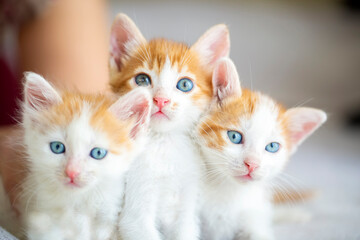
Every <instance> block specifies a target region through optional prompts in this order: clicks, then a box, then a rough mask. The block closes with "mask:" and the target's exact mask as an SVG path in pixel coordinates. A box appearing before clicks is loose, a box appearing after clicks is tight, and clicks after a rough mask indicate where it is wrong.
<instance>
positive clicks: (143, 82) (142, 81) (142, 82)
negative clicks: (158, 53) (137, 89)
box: [135, 73, 151, 87]
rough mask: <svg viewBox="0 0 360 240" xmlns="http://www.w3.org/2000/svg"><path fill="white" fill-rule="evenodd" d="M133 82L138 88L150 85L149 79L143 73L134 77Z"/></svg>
mask: <svg viewBox="0 0 360 240" xmlns="http://www.w3.org/2000/svg"><path fill="white" fill-rule="evenodd" d="M135 82H136V84H137V85H138V86H141V87H146V86H149V85H151V79H150V77H149V76H148V75H146V74H144V73H141V74H139V75H136V77H135Z"/></svg>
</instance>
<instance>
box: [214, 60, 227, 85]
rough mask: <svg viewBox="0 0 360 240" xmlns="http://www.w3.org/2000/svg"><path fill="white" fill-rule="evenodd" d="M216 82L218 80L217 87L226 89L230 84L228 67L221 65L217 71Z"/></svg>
mask: <svg viewBox="0 0 360 240" xmlns="http://www.w3.org/2000/svg"><path fill="white" fill-rule="evenodd" d="M214 80H216V85H215V87H217V88H225V87H226V86H227V85H228V84H229V79H228V74H227V72H226V65H225V64H223V63H221V64H220V65H219V66H218V68H217V69H216V72H215V76H214Z"/></svg>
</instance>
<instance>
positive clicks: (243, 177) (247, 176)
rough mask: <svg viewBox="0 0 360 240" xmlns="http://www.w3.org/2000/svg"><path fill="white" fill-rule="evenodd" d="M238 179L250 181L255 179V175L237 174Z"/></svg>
mask: <svg viewBox="0 0 360 240" xmlns="http://www.w3.org/2000/svg"><path fill="white" fill-rule="evenodd" d="M235 178H236V179H239V180H243V181H244V180H245V181H250V180H253V177H252V176H251V175H250V173H248V174H246V175H237V176H235Z"/></svg>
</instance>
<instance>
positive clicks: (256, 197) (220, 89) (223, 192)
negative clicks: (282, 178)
mask: <svg viewBox="0 0 360 240" xmlns="http://www.w3.org/2000/svg"><path fill="white" fill-rule="evenodd" d="M213 84H214V101H213V104H212V106H211V108H210V110H209V113H207V114H206V115H205V116H204V117H203V118H202V119H201V120H200V121H199V124H198V125H197V127H196V130H195V139H196V140H197V142H198V144H199V146H200V149H201V154H202V158H203V160H204V163H205V165H206V173H205V176H204V179H205V180H204V182H203V188H202V189H203V191H202V194H201V196H202V198H201V208H202V209H201V221H202V237H201V239H204V240H233V239H236V240H240V239H251V240H270V239H274V236H273V232H272V228H271V220H272V206H271V201H270V196H269V193H270V192H269V189H270V185H269V184H268V183H269V181H270V180H271V179H272V178H273V177H275V176H276V175H277V174H278V173H279V172H280V171H281V170H282V169H283V167H284V165H285V164H286V162H287V161H288V159H289V157H290V155H291V154H292V153H294V152H295V150H296V148H297V147H298V146H299V144H300V143H301V142H302V141H303V140H304V139H305V138H307V137H308V136H309V135H310V134H311V133H313V132H314V131H315V130H316V129H317V128H318V127H319V126H320V125H321V124H322V123H324V122H325V120H326V114H325V113H324V112H323V111H321V110H317V109H313V108H304V107H298V108H291V109H288V110H286V109H284V108H283V107H282V106H281V105H279V104H278V103H276V102H275V101H274V100H272V99H271V98H269V97H268V96H266V95H264V94H261V93H259V92H252V91H249V90H246V89H243V90H241V88H240V82H239V78H238V74H237V72H236V68H235V66H234V64H233V63H232V62H231V60H230V59H227V58H224V59H222V60H220V61H219V62H218V64H217V66H216V67H215V70H214V73H213Z"/></svg>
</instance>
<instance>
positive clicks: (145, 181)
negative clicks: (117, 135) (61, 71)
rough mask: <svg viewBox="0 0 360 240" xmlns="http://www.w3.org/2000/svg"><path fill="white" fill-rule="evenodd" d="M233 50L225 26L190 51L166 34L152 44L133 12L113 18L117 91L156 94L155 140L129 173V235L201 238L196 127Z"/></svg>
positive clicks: (125, 232)
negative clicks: (217, 67) (220, 65)
mask: <svg viewBox="0 0 360 240" xmlns="http://www.w3.org/2000/svg"><path fill="white" fill-rule="evenodd" d="M228 49H229V39H228V32H227V28H226V27H225V26H224V25H218V26H215V27H213V28H212V29H210V30H209V31H208V32H206V33H205V34H204V35H203V36H202V37H201V38H200V39H199V40H198V42H197V43H196V44H195V45H193V46H192V47H191V48H189V47H187V46H186V45H184V44H181V43H176V42H172V41H169V40H164V39H155V40H152V41H150V42H147V41H146V40H145V39H144V38H143V36H142V35H141V33H140V31H139V30H138V29H137V27H136V26H135V24H134V23H133V22H132V21H131V20H130V19H129V18H128V17H127V16H125V15H123V14H119V15H118V17H117V19H116V20H115V22H114V24H113V29H112V59H111V60H112V66H113V71H112V81H111V85H112V88H113V90H114V91H115V92H116V93H119V94H123V93H126V92H127V91H129V90H131V89H133V88H138V87H141V88H144V89H146V90H147V91H149V92H150V94H151V95H152V97H153V107H152V112H151V120H150V133H149V135H150V138H151V141H150V142H149V143H148V145H147V147H146V151H144V152H143V153H142V154H141V155H140V156H139V157H138V158H137V159H136V160H135V161H134V162H133V164H132V165H131V167H130V170H129V172H128V174H127V180H126V190H125V204H124V210H123V212H122V215H121V219H120V223H119V226H120V233H121V237H122V238H123V239H125V240H127V239H143V240H146V239H149V240H150V239H151V240H157V239H184V240H185V239H186V240H190V239H198V236H199V223H198V215H197V212H196V209H197V200H198V199H197V197H198V189H199V186H198V184H199V177H200V175H201V172H202V171H201V163H200V162H199V160H198V158H197V157H196V156H197V152H196V151H197V149H196V147H195V146H194V145H193V144H192V142H191V138H190V129H192V128H193V127H194V124H195V122H196V121H197V120H198V118H199V117H200V115H201V113H202V112H203V111H204V110H205V108H206V107H207V106H208V104H209V102H210V99H211V73H212V68H213V64H214V62H215V61H216V60H217V59H218V58H219V57H222V56H226V55H227V54H228Z"/></svg>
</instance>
